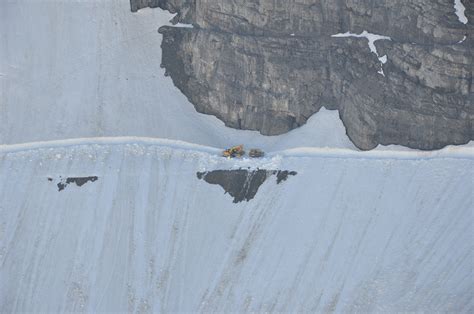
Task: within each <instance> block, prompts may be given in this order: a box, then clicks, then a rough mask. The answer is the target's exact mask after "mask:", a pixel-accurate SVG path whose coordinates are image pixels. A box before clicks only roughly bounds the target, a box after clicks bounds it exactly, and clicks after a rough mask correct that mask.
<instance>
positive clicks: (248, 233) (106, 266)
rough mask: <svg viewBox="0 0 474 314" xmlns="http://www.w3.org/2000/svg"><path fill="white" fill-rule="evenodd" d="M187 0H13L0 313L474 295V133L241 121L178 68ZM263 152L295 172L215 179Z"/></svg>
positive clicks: (0, 74)
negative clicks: (353, 133)
mask: <svg viewBox="0 0 474 314" xmlns="http://www.w3.org/2000/svg"><path fill="white" fill-rule="evenodd" d="M170 18H171V15H170V14H168V13H166V12H163V11H161V10H141V11H140V12H138V13H135V14H131V13H130V9H129V1H128V0H117V1H112V0H110V1H108V0H107V1H46V0H45V1H36V0H25V1H20V0H19V1H0V42H1V43H2V45H0V86H1V88H0V99H1V100H0V312H7V313H8V312H19V311H34V312H40V311H48V312H64V311H88V312H92V311H131V312H144V311H155V312H157V311H167V312H169V311H178V310H179V311H197V310H200V311H231V310H232V311H326V312H328V311H338V312H339V311H349V310H358V311H402V310H403V311H417V310H419V311H421V310H422V311H427V312H430V311H432V310H439V311H456V312H457V311H464V312H472V311H473V310H474V304H473V299H472V295H473V292H474V291H473V290H474V284H473V278H472V259H473V255H472V252H473V247H472V239H473V233H472V231H471V227H472V224H473V216H472V210H473V207H472V191H473V181H472V176H473V159H474V152H473V149H474V148H473V146H472V145H468V146H465V147H451V148H447V149H444V150H442V151H438V152H418V151H412V150H408V149H400V148H398V147H391V148H387V149H386V150H385V151H380V150H377V151H371V152H364V153H362V152H358V151H356V150H354V147H353V145H352V144H351V143H350V141H349V140H348V138H347V137H346V136H345V134H344V133H345V130H344V127H343V126H342V124H341V122H340V120H339V118H338V116H337V113H336V112H330V111H326V110H321V112H319V113H318V114H316V115H315V116H313V117H312V118H311V119H310V120H309V121H308V123H307V124H306V125H305V126H303V127H301V128H299V129H297V130H294V131H292V132H290V133H288V134H285V135H282V136H277V137H264V136H262V135H260V134H258V133H257V132H250V131H238V130H233V129H229V128H226V127H225V126H224V125H223V123H222V122H220V121H219V120H217V119H216V118H215V117H211V116H206V115H202V114H198V113H196V111H195V110H194V108H193V106H192V105H191V104H190V103H189V102H188V101H187V100H186V98H185V97H184V96H183V95H182V94H181V93H180V92H179V90H177V89H176V88H175V87H174V86H173V84H172V82H171V80H170V79H169V78H165V77H164V71H163V69H161V68H160V67H159V65H160V61H161V49H160V43H161V35H160V34H158V33H157V28H158V27H159V26H161V25H164V24H167V23H168V21H169V19H170ZM110 136H145V137H154V139H150V138H136V137H127V138H117V137H114V138H99V137H110ZM83 137H89V138H88V139H80V138H83ZM49 140H57V141H54V142H41V141H49ZM178 140H179V141H178ZM180 141H186V142H180ZM29 142H32V143H29ZM19 143H24V144H19ZM236 143H244V144H246V146H247V147H249V146H256V147H261V148H263V149H264V150H265V151H266V152H267V157H266V158H263V159H259V160H249V159H243V160H237V161H236V160H227V159H223V158H221V157H219V156H218V154H219V151H220V150H219V149H217V148H215V147H226V146H228V145H230V144H236ZM2 144H3V145H2ZM5 144H8V145H5ZM201 145H206V146H201ZM326 147H329V148H326ZM248 167H250V169H256V168H259V169H266V170H290V171H296V172H297V174H296V175H295V176H292V177H289V178H288V179H287V180H286V181H284V182H281V183H280V184H277V183H276V180H267V181H265V182H264V183H263V184H262V185H261V186H260V188H259V190H258V192H257V194H256V195H255V198H253V199H251V200H250V201H249V202H245V201H244V202H240V203H237V204H235V203H233V199H232V197H230V196H229V195H228V194H224V190H223V189H222V188H221V187H220V186H219V185H210V184H208V183H206V182H205V181H204V180H199V179H198V177H197V172H202V171H212V170H228V169H239V168H243V169H247V168H248ZM76 177H79V178H87V177H90V178H92V179H90V180H83V181H80V182H79V181H71V182H69V183H70V184H68V185H67V179H66V178H76ZM58 183H60V184H62V185H64V188H63V189H62V190H61V191H58V189H59V186H58ZM79 185H80V186H79Z"/></svg>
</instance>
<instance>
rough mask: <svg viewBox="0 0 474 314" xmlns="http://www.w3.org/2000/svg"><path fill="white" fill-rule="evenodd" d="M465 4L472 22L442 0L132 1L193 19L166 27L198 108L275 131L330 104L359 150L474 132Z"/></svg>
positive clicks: (178, 79)
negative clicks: (180, 26)
mask: <svg viewBox="0 0 474 314" xmlns="http://www.w3.org/2000/svg"><path fill="white" fill-rule="evenodd" d="M134 3H135V4H134ZM464 5H465V7H466V12H465V14H466V16H467V19H468V20H469V21H470V22H468V23H466V24H465V23H463V22H462V21H460V20H459V19H458V17H457V16H456V14H455V9H454V5H453V3H450V1H444V0H436V1H433V0H414V1H410V2H409V3H407V2H406V1H404V0H385V1H377V4H374V3H373V1H356V0H341V1H333V0H320V1H316V0H312V1H311V0H307V1H304V0H289V1H278V0H255V1H242V0H201V1H190V0H161V1H160V0H148V1H145V0H141V1H137V2H135V1H134V0H132V9H133V8H135V9H138V8H140V7H143V6H159V7H161V8H164V9H167V10H169V11H171V12H175V13H178V15H177V16H176V18H175V21H176V22H183V23H192V24H193V25H194V26H195V27H194V28H193V29H190V28H176V27H162V28H161V29H160V32H161V33H162V34H163V43H162V48H163V60H162V66H164V67H165V68H166V71H167V74H168V75H170V76H171V78H172V79H173V82H174V83H175V85H176V86H177V87H178V88H179V89H180V90H181V91H182V92H183V93H184V94H185V95H186V96H187V97H188V98H189V99H190V101H191V102H192V103H193V104H194V105H195V107H196V109H197V110H198V111H199V112H203V113H207V114H212V115H215V116H217V117H218V118H220V119H221V120H223V121H224V122H225V123H226V125H228V126H231V127H235V128H241V129H251V130H259V131H260V132H261V133H263V134H267V135H275V134H281V133H284V132H287V131H289V130H291V129H293V128H296V127H298V126H300V125H302V124H304V123H305V122H306V120H307V119H308V118H309V117H310V116H311V115H312V114H314V113H316V112H317V111H318V110H319V109H320V108H321V107H322V106H325V107H327V108H329V109H337V110H339V112H340V117H341V119H342V121H343V123H344V125H345V126H346V129H347V134H348V136H349V137H350V138H351V140H352V141H353V142H354V144H355V145H356V146H358V147H359V148H361V149H371V148H374V147H375V146H376V145H377V144H400V145H405V146H409V147H413V148H420V149H437V148H441V147H443V146H445V145H448V144H462V143H466V142H468V141H469V140H471V139H474V131H473V127H472V122H473V120H474V108H473V100H474V84H473V80H472V76H473V68H474V65H473V64H474V57H473V51H474V38H473V37H474V35H473V34H474V27H473V24H472V22H471V21H473V20H474V16H473V14H474V11H473V9H474V6H473V5H472V3H471V2H469V3H468V1H464ZM363 31H366V32H365V33H363ZM346 32H350V34H349V33H346ZM341 33H345V34H341ZM372 33H373V34H378V35H383V36H379V37H374V36H373V35H371V34H372ZM335 34H340V35H339V37H332V35H335ZM360 34H362V36H365V37H366V38H356V37H354V36H355V35H358V36H359V37H360V36H361V35H360ZM368 39H370V40H368ZM377 39H378V40H377ZM374 40H375V41H374ZM368 42H369V45H367V43H368Z"/></svg>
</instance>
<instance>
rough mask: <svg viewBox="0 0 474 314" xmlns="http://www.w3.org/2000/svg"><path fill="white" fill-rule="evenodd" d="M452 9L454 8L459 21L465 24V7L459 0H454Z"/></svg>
mask: <svg viewBox="0 0 474 314" xmlns="http://www.w3.org/2000/svg"><path fill="white" fill-rule="evenodd" d="M454 9H455V10H456V15H457V16H458V19H459V22H461V23H463V24H467V22H468V20H467V16H466V13H465V12H466V7H465V6H464V4H462V2H461V0H454Z"/></svg>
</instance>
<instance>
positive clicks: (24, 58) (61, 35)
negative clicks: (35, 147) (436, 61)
mask: <svg viewBox="0 0 474 314" xmlns="http://www.w3.org/2000/svg"><path fill="white" fill-rule="evenodd" d="M0 14H1V17H0V41H1V42H2V45H0V84H1V86H2V88H1V89H0V93H1V95H0V96H1V99H2V101H1V102H0V112H1V114H0V144H13V143H21V142H33V141H46V140H57V139H68V138H78V137H93V136H131V135H132V136H148V137H159V138H169V139H176V140H183V141H187V142H193V143H199V144H203V145H208V146H213V147H225V146H228V145H230V143H245V144H247V145H250V146H258V147H262V148H264V149H266V150H281V149H285V148H289V147H299V146H331V147H351V148H353V147H354V146H353V145H352V143H351V142H350V141H349V139H348V138H347V136H346V135H345V129H344V127H343V125H342V123H341V121H340V120H339V117H338V113H337V112H330V111H327V110H322V111H321V112H320V113H318V114H317V115H315V116H314V117H312V118H311V119H310V121H309V122H308V124H307V125H305V126H304V127H303V128H300V129H298V130H295V131H293V132H290V133H288V134H285V135H283V136H279V137H265V136H263V135H261V134H259V133H258V132H251V131H239V130H234V129H230V128H227V127H225V126H224V123H223V122H221V121H220V120H218V119H217V118H215V117H214V116H207V115H203V114H198V113H197V112H196V110H195V109H194V107H193V105H192V104H191V103H189V102H188V100H187V99H186V97H185V96H184V95H182V94H181V92H180V91H179V90H178V89H177V88H176V87H175V86H174V85H173V83H172V81H171V79H170V78H168V77H165V76H164V69H161V68H160V64H161V48H160V45H161V39H162V35H161V34H159V33H158V31H157V30H158V27H160V26H162V25H165V24H170V23H169V20H170V19H171V18H172V17H173V15H172V14H169V13H168V12H165V11H162V10H159V9H156V10H151V9H144V10H140V11H139V12H137V13H131V12H130V4H129V1H128V0H117V1H109V0H107V1H36V0H26V1H0Z"/></svg>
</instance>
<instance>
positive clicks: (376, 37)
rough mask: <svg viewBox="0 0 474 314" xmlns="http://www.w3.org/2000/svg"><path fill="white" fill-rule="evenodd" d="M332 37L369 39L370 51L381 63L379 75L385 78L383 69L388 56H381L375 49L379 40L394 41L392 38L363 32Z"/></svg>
mask: <svg viewBox="0 0 474 314" xmlns="http://www.w3.org/2000/svg"><path fill="white" fill-rule="evenodd" d="M331 37H336V38H341V37H342V38H344V37H355V38H367V40H368V41H369V43H368V44H369V49H370V51H371V52H373V53H374V54H375V55H376V56H377V58H378V59H379V61H380V70H379V71H378V73H379V74H381V75H383V76H385V73H384V72H383V67H382V65H383V64H385V63H387V55H383V56H380V55H379V53H378V52H377V47H375V42H376V41H377V40H392V38H390V37H388V36H382V35H377V34H372V33H369V32H367V31H363V32H362V33H360V34H355V33H351V32H346V33H339V34H335V35H332V36H331Z"/></svg>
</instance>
